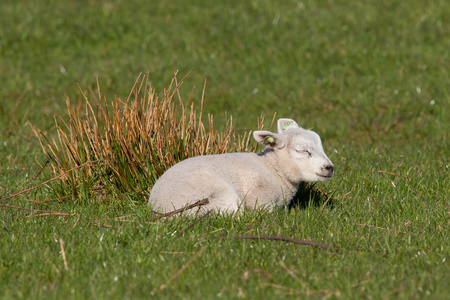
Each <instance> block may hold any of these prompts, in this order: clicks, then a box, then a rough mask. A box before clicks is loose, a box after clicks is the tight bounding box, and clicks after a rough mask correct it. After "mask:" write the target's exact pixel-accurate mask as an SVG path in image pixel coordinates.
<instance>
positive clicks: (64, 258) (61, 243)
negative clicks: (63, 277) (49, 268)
mask: <svg viewBox="0 0 450 300" xmlns="http://www.w3.org/2000/svg"><path fill="white" fill-rule="evenodd" d="M59 244H60V245H61V254H62V257H63V260H64V269H66V270H69V265H68V264H67V259H66V251H64V242H63V240H62V239H61V238H60V239H59Z"/></svg>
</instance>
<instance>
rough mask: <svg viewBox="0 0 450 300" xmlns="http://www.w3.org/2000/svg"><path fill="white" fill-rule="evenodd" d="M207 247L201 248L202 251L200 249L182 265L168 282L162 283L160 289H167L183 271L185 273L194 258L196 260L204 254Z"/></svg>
mask: <svg viewBox="0 0 450 300" xmlns="http://www.w3.org/2000/svg"><path fill="white" fill-rule="evenodd" d="M205 249H206V248H204V247H203V248H202V249H200V251H198V252H197V253H196V254H195V255H194V256H193V257H192V258H191V259H190V260H189V261H188V262H187V263H186V264H185V265H184V266H183V267H181V269H179V270H178V271H176V272H175V274H173V275H172V277H170V278H169V280H167V282H166V283H165V284H163V285H161V286H160V287H159V290H160V291H162V290H163V289H165V288H166V287H167V286H168V285H169V284H170V283H171V282H172V281H174V280H175V279H176V278H177V277H178V276H180V275H181V273H183V271H184V270H186V269H187V267H189V265H190V264H192V263H193V262H194V260H196V259H197V258H198V257H199V256H200V254H202V253H203V252H204V251H205Z"/></svg>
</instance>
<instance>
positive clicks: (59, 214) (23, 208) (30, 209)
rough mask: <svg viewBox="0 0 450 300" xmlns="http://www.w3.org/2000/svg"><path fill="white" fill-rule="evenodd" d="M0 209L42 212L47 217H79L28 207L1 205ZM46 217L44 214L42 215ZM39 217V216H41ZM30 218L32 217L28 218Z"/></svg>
mask: <svg viewBox="0 0 450 300" xmlns="http://www.w3.org/2000/svg"><path fill="white" fill-rule="evenodd" d="M0 207H9V208H14V209H20V210H27V211H32V212H42V213H45V215H58V216H71V217H73V216H78V214H71V213H66V212H60V211H54V210H46V209H34V208H27V207H21V206H15V205H9V204H0ZM40 215H44V214H40ZM40 215H38V216H40ZM27 217H30V216H27Z"/></svg>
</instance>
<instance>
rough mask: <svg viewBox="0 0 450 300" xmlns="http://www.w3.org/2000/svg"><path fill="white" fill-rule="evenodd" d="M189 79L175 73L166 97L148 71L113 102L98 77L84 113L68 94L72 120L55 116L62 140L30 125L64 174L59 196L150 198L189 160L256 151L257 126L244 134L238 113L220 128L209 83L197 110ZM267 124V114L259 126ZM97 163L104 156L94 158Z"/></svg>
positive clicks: (54, 187) (53, 172)
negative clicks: (159, 182) (187, 88)
mask: <svg viewBox="0 0 450 300" xmlns="http://www.w3.org/2000/svg"><path fill="white" fill-rule="evenodd" d="M182 84H183V80H181V81H180V82H178V80H177V73H176V72H175V74H174V77H173V79H172V81H171V83H170V85H169V87H168V88H165V89H164V93H163V95H162V96H161V98H160V97H158V95H157V93H156V91H155V89H154V88H153V87H151V86H150V85H149V76H148V75H142V74H141V75H139V76H138V78H137V79H136V82H135V83H134V86H133V88H132V90H131V92H130V94H129V96H128V97H127V98H126V99H125V100H123V101H122V100H121V99H120V98H118V97H116V98H115V100H114V101H113V102H112V103H111V105H108V102H107V100H106V97H104V96H103V95H102V93H101V91H100V87H99V84H98V83H97V86H98V89H97V91H96V92H94V91H92V90H91V92H90V94H89V97H88V95H87V94H86V93H83V92H82V93H83V97H84V100H85V105H84V109H83V110H84V112H82V111H81V109H80V108H79V109H78V110H77V109H74V108H72V107H71V104H70V99H69V98H66V104H67V109H68V113H69V120H68V121H67V122H66V121H65V120H64V119H63V118H62V117H58V118H55V125H56V131H57V139H49V138H48V137H47V136H46V135H45V134H44V133H42V132H41V131H40V130H38V129H36V127H35V126H33V125H31V124H30V125H31V127H32V129H33V131H34V133H35V134H36V136H37V137H38V139H39V142H40V144H41V146H42V149H43V151H44V153H45V154H46V156H47V158H48V161H49V162H50V166H51V167H50V173H51V174H50V175H52V176H56V175H62V176H61V177H60V180H59V181H57V184H56V185H52V186H50V188H51V190H52V191H53V192H54V193H56V195H57V196H58V197H61V196H68V195H69V196H73V197H71V198H73V199H77V200H88V201H92V200H99V199H102V200H107V199H110V197H111V196H112V197H113V198H118V199H121V198H123V195H124V194H127V195H130V194H131V195H138V194H140V195H139V198H142V199H145V198H144V197H142V194H144V195H145V196H147V195H148V193H149V191H150V187H151V186H152V185H153V183H154V182H155V180H156V179H157V178H158V177H159V176H161V175H162V174H163V173H164V171H165V170H167V169H168V168H169V167H171V166H172V165H174V164H176V163H177V162H179V161H181V160H183V159H186V158H188V157H192V156H197V155H207V154H220V153H225V152H248V151H255V150H256V147H257V145H256V143H254V142H253V140H252V139H251V131H244V132H241V133H240V134H236V131H235V127H234V125H233V119H232V117H229V118H228V119H227V121H226V124H225V127H224V129H223V131H220V132H219V131H218V130H215V129H214V121H213V116H212V115H210V114H208V115H207V124H205V123H204V121H203V104H204V96H205V86H204V87H203V94H202V99H201V104H200V109H199V111H198V112H197V111H196V110H195V108H194V104H193V103H192V102H191V97H192V93H191V96H190V98H189V99H188V101H184V100H183V99H182V97H181V95H180V91H179V88H180V86H181V85H182ZM205 85H206V81H205ZM80 90H81V88H80ZM94 103H95V104H94ZM262 122H263V118H262V117H261V118H260V120H259V124H258V128H262V126H263V125H262ZM89 161H97V162H96V163H92V164H89V163H88V164H86V162H89ZM83 164H85V165H84V166H83V167H80V168H77V169H75V170H74V171H73V172H67V171H68V170H70V169H73V168H74V167H77V166H81V165H83Z"/></svg>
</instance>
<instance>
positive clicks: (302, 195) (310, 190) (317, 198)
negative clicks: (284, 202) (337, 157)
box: [289, 182, 334, 209]
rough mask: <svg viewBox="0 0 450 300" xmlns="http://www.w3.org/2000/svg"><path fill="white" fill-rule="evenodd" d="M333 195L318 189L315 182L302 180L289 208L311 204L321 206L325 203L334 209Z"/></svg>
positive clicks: (303, 207) (302, 207) (304, 206)
mask: <svg viewBox="0 0 450 300" xmlns="http://www.w3.org/2000/svg"><path fill="white" fill-rule="evenodd" d="M330 200H332V196H330V195H326V194H324V193H323V192H321V191H319V190H318V189H316V188H314V184H310V183H305V182H301V183H300V186H299V188H298V191H297V194H295V196H294V199H293V200H292V201H291V203H289V209H292V208H294V209H295V208H298V209H305V208H307V207H309V206H313V207H321V206H323V205H324V204H325V205H326V207H327V208H329V209H333V206H334V205H333V201H330Z"/></svg>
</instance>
